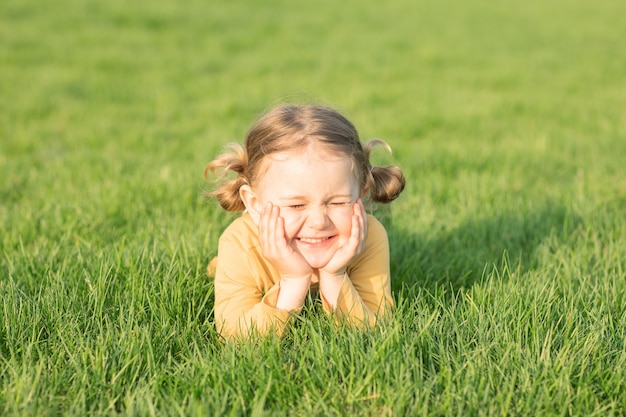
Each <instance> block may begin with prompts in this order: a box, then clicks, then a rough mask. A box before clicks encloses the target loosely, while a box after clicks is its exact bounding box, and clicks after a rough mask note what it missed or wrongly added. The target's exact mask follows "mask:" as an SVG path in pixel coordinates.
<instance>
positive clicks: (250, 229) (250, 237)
mask: <svg viewBox="0 0 626 417" xmlns="http://www.w3.org/2000/svg"><path fill="white" fill-rule="evenodd" d="M219 241H220V244H225V243H235V244H237V245H238V246H242V247H245V248H250V247H253V246H256V245H257V244H258V242H259V233H258V228H257V226H256V224H254V221H253V220H252V217H250V215H249V214H247V213H244V214H243V215H242V216H241V217H239V218H237V219H236V220H235V221H233V222H232V223H231V224H230V225H228V227H227V228H226V230H224V233H222V235H221V236H220V239H219Z"/></svg>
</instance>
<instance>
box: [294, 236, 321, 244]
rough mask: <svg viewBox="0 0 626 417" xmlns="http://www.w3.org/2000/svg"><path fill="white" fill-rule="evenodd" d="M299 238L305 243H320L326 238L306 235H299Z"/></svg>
mask: <svg viewBox="0 0 626 417" xmlns="http://www.w3.org/2000/svg"><path fill="white" fill-rule="evenodd" d="M300 240H301V241H302V242H305V243H320V242H323V241H325V240H326V239H313V238H308V237H301V238H300Z"/></svg>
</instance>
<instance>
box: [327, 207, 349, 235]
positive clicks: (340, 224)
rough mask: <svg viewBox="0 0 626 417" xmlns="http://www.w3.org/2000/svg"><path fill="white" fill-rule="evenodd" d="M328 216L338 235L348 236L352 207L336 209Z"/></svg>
mask: <svg viewBox="0 0 626 417" xmlns="http://www.w3.org/2000/svg"><path fill="white" fill-rule="evenodd" d="M330 217H331V220H332V222H333V223H334V224H335V227H336V228H337V231H338V232H339V234H340V235H342V236H350V231H351V230H352V207H350V209H349V210H346V209H344V210H337V211H335V212H333V213H332V215H331V216H330Z"/></svg>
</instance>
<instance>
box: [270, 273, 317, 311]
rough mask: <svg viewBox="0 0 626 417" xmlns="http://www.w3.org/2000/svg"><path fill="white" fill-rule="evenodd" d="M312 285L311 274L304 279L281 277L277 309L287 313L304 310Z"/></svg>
mask: <svg viewBox="0 0 626 417" xmlns="http://www.w3.org/2000/svg"><path fill="white" fill-rule="evenodd" d="M310 284H311V274H308V275H305V276H302V277H290V276H281V277H280V284H279V285H280V290H279V293H278V298H277V299H276V308H277V309H279V310H285V311H293V310H298V309H300V308H302V306H303V305H304V300H305V299H306V295H307V294H308V292H309V285H310Z"/></svg>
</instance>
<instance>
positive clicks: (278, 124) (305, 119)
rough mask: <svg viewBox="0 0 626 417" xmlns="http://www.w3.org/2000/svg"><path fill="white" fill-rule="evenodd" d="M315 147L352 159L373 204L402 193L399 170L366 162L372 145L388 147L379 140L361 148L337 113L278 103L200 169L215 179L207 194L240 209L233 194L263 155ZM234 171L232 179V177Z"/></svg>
mask: <svg viewBox="0 0 626 417" xmlns="http://www.w3.org/2000/svg"><path fill="white" fill-rule="evenodd" d="M311 144H317V145H321V146H323V147H324V148H327V149H331V150H333V151H334V152H339V153H343V154H345V155H346V156H349V157H350V158H351V159H352V162H353V166H354V168H355V175H356V178H357V180H358V181H359V187H360V191H363V190H367V191H368V192H369V194H370V198H371V200H372V201H374V202H378V203H390V202H391V201H393V200H395V199H396V198H397V197H398V196H399V195H400V193H401V192H402V190H403V189H404V184H405V179H404V175H403V174H402V170H401V169H400V168H398V167H396V166H384V167H377V166H372V165H371V164H370V161H369V159H370V153H371V151H372V149H373V148H374V147H376V146H379V145H381V146H384V147H385V148H386V149H387V150H388V151H390V152H391V148H390V147H389V145H387V143H386V142H385V141H383V140H382V139H372V140H370V141H369V142H367V143H365V144H361V141H360V139H359V135H358V133H357V130H356V128H355V127H354V125H353V124H352V123H351V122H350V121H349V120H348V119H346V118H345V117H344V116H342V115H341V114H339V113H338V112H337V111H335V110H333V109H331V108H328V107H324V106H317V105H282V106H279V107H276V108H274V109H273V110H270V111H269V112H268V113H266V114H265V115H264V116H262V117H261V118H260V119H259V120H258V121H257V122H256V123H255V124H254V125H253V126H252V127H251V128H250V130H249V131H248V134H247V136H246V142H245V148H244V147H242V146H241V145H239V144H236V143H231V144H230V145H229V146H228V149H227V150H226V151H225V152H224V153H222V154H221V155H219V156H218V157H216V158H215V159H214V160H213V161H211V162H210V163H209V164H208V165H207V167H206V168H205V170H204V176H205V177H206V178H207V179H209V173H213V174H214V175H215V176H216V177H217V186H216V188H215V189H214V190H213V191H211V192H209V193H207V194H208V195H209V196H213V197H216V198H217V201H218V202H219V204H220V205H221V206H222V207H223V208H224V209H225V210H227V211H242V210H244V209H245V206H244V204H243V201H242V200H241V197H240V196H239V189H240V188H241V186H243V185H244V184H249V185H252V184H254V182H255V181H256V180H257V178H258V177H259V175H262V173H261V172H260V168H261V162H262V161H263V159H264V158H265V157H266V156H267V155H271V154H274V153H278V152H287V151H294V150H299V149H305V148H306V147H307V146H309V145H311ZM232 173H235V176H234V178H233V177H232V175H229V174H232Z"/></svg>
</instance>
